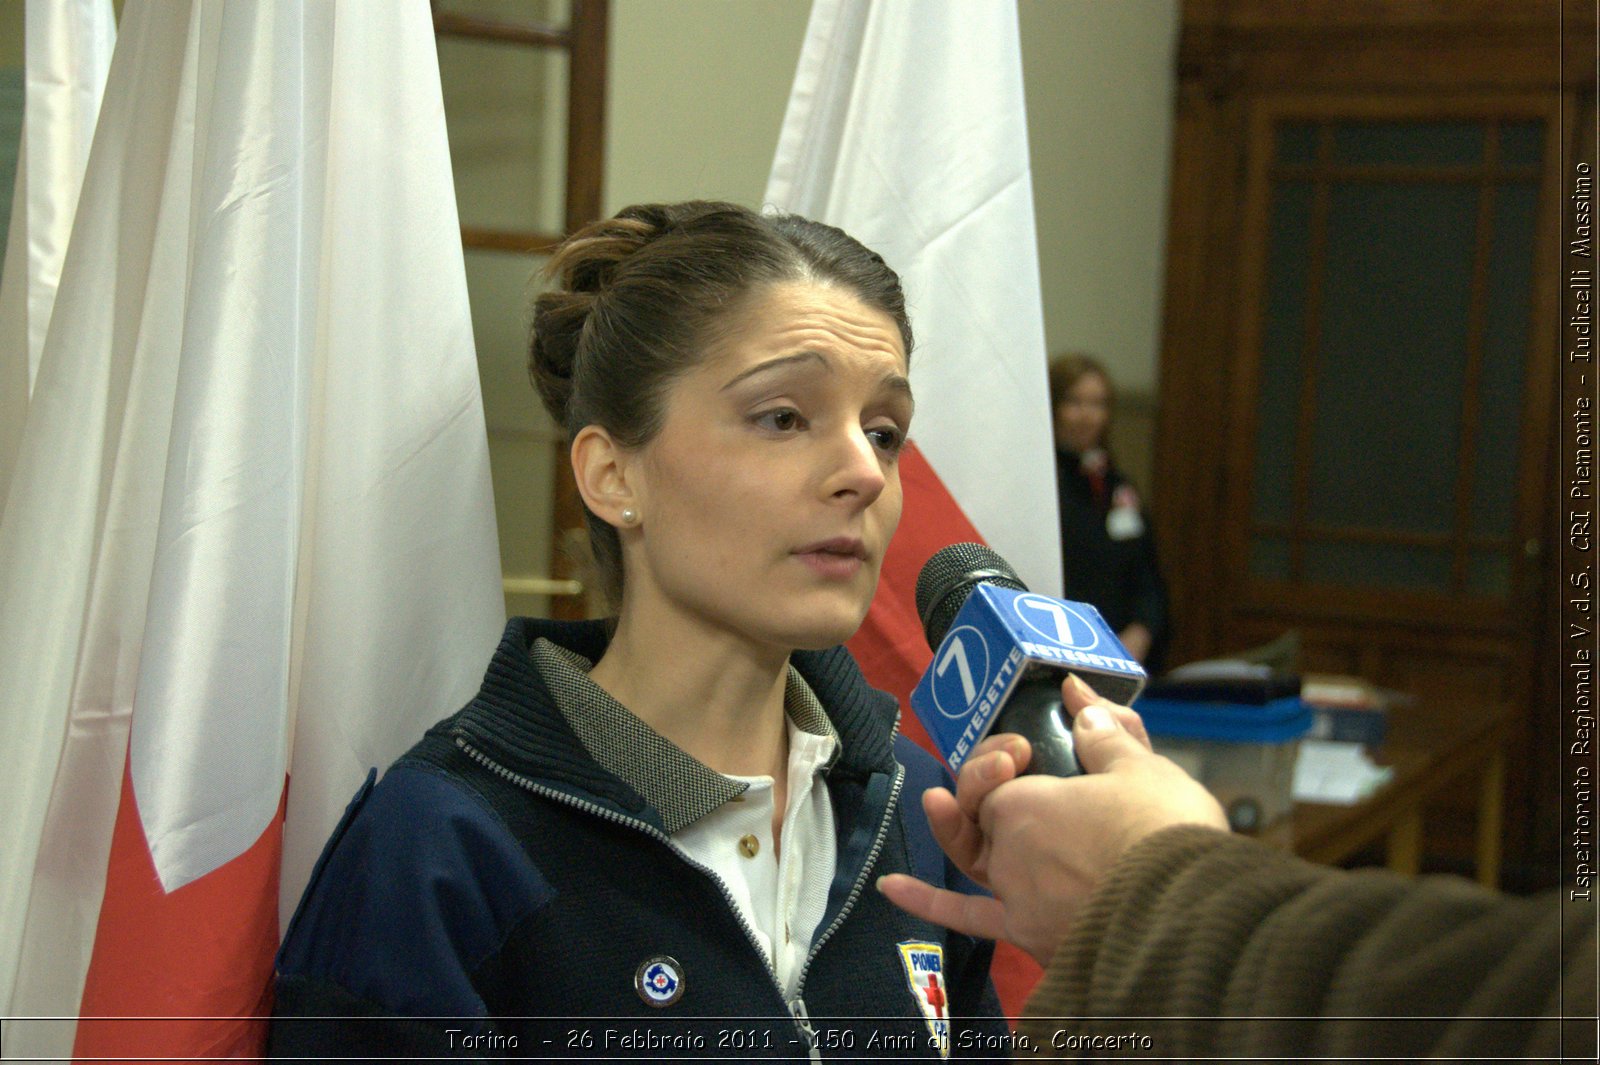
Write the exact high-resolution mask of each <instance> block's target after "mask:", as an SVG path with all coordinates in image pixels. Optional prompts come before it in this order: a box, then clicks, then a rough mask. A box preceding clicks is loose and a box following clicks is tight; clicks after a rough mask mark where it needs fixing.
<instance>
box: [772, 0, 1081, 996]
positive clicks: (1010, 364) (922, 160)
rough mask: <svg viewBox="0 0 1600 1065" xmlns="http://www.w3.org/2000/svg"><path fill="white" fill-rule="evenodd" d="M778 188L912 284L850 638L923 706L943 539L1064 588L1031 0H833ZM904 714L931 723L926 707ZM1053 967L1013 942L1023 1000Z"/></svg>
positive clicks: (811, 39) (1005, 967) (1011, 990)
mask: <svg viewBox="0 0 1600 1065" xmlns="http://www.w3.org/2000/svg"><path fill="white" fill-rule="evenodd" d="M766 200H767V202H768V203H770V204H772V205H774V206H776V207H779V208H782V209H784V210H788V211H793V212H795V213H797V214H801V215H805V216H806V217H808V218H815V219H818V220H820V221H824V222H828V223H831V224H833V225H836V226H839V227H840V228H841V229H843V230H845V231H846V232H848V233H849V234H850V235H852V236H854V237H855V238H857V239H858V240H860V241H861V242H862V243H864V244H866V245H867V246H868V247H869V248H871V249H873V250H874V251H876V252H878V253H879V254H881V255H882V256H883V257H884V258H885V259H886V260H887V261H888V262H889V265H890V266H892V267H894V269H895V270H897V271H898V272H899V274H900V277H901V280H902V282H903V283H904V286H905V290H906V299H907V303H908V305H909V309H910V313H911V321H912V326H913V328H914V331H915V334H916V351H915V352H914V354H913V355H912V358H911V381H912V386H913V388H914V389H915V391H916V396H917V416H916V421H915V422H914V424H913V425H912V434H911V435H912V446H911V447H910V448H908V449H907V450H906V451H905V452H904V457H903V458H902V459H901V466H900V476H901V482H902V484H903V486H904V490H905V511H904V515H903V517H902V518H901V521H900V529H899V531H898V532H897V533H896V534H895V538H894V541H893V543H892V545H891V547H890V550H889V554H888V556H887V557H886V559H885V560H884V567H883V577H882V581H881V583H880V585H879V587H878V595H877V598H876V599H875V600H874V601H873V604H872V609H871V611H870V612H869V613H868V615H867V620H866V624H865V625H863V626H862V628H861V631H860V632H859V633H857V635H856V637H855V638H854V639H853V640H851V642H850V650H851V651H852V652H853V653H854V654H855V657H856V659H857V660H858V661H859V662H860V663H861V667H862V669H863V671H864V672H865V673H866V675H867V678H868V680H870V681H871V682H872V683H873V684H875V685H877V686H878V687H880V688H883V689H885V690H887V691H890V692H893V693H894V694H895V695H897V696H898V697H899V698H900V700H901V704H902V706H907V705H909V699H910V695H911V689H912V688H913V687H914V686H915V684H916V681H917V678H918V677H919V676H920V675H921V674H922V671H923V670H924V669H926V668H927V665H928V661H929V659H930V658H931V657H932V655H931V652H930V651H929V650H928V646H927V643H926V640H925V638H924V636H923V633H922V625H921V622H920V621H919V620H918V618H917V613H916V600H915V589H916V580H917V574H918V573H919V572H920V570H921V568H922V565H923V563H925V562H926V561H927V560H928V558H929V557H930V556H931V555H932V554H933V553H934V552H935V551H936V550H938V549H939V548H941V547H943V546H945V545H946V544H950V543H953V542H957V541H961V540H980V541H982V542H984V543H987V544H989V545H990V546H991V547H993V548H994V549H995V550H996V551H998V552H999V553H1000V554H1001V555H1003V556H1004V557H1005V558H1006V559H1007V560H1008V561H1009V562H1010V563H1011V564H1012V566H1014V567H1015V568H1016V570H1017V573H1018V574H1019V575H1020V576H1021V577H1022V579H1023V581H1024V582H1026V583H1027V584H1028V586H1029V587H1030V588H1032V589H1034V590H1035V591H1039V592H1042V593H1045V594H1047V595H1059V594H1060V591H1061V555H1060V551H1061V548H1060V534H1059V530H1058V525H1057V518H1056V494H1055V465H1054V462H1055V458H1054V450H1053V445H1052V443H1051V434H1050V401H1049V392H1048V388H1047V384H1046V376H1045V367H1046V357H1045V342H1044V319H1043V313H1042V310H1041V305H1040V297H1039V256H1038V243H1037V237H1036V233H1035V229H1034V220H1033V182H1032V178H1031V176H1030V171H1029V167H1028V137H1027V124H1026V114H1025V111H1024V107H1023V94H1022V52H1021V43H1020V40H1019V37H1018V29H1017V12H1016V8H1015V5H1013V4H1008V3H982V4H973V3H963V2H961V0H813V4H812V8H811V21H810V23H809V25H808V27H807V30H806V40H805V45H804V48H803V49H802V51H801V53H800V64H799V69H798V71H797V73H796V75H795V83H794V89H793V92H792V93H791V94H790V97H789V109H788V112H787V114H786V115H785V116H784V123H783V133H782V136H781V138H780V139H779V142H778V151H777V156H776V158H775V159H774V161H773V165H772V175H771V178H770V179H769V181H768V183H767V193H766ZM902 727H904V728H905V730H906V732H907V733H908V734H910V735H912V736H913V737H914V738H918V739H919V740H922V741H923V742H925V743H926V735H925V734H923V733H922V730H921V728H920V727H919V726H918V725H917V724H916V720H915V718H914V717H913V716H912V715H911V714H910V713H909V712H907V713H905V714H904V715H903V717H902ZM930 749H931V748H930ZM1037 976H1038V968H1037V966H1035V965H1034V964H1033V962H1032V961H1031V960H1029V959H1028V958H1027V957H1026V956H1025V955H1023V954H1022V953H1021V952H1020V951H1016V950H1014V949H1012V948H1003V950H1002V952H1001V954H999V955H998V956H997V961H996V967H995V978H996V984H997V986H998V987H999V989H1000V992H1001V998H1002V1001H1003V1002H1004V1003H1005V1005H1006V1008H1007V1011H1008V1012H1010V1013H1012V1014H1013V1015H1015V1013H1016V1012H1018V1011H1020V1009H1021V1006H1022V1001H1023V998H1024V997H1025V996H1026V994H1027V991H1028V990H1029V989H1030V988H1031V987H1032V984H1033V982H1034V980H1035V979H1037Z"/></svg>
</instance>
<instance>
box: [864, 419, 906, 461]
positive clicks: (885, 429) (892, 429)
mask: <svg viewBox="0 0 1600 1065" xmlns="http://www.w3.org/2000/svg"><path fill="white" fill-rule="evenodd" d="M867 436H868V438H870V439H871V440H872V443H873V444H874V445H875V446H876V447H877V448H878V450H879V451H882V452H884V453H886V454H889V455H898V454H899V453H900V449H901V448H902V447H904V446H905V442H906V434H905V433H903V432H901V431H900V429H899V428H898V427H897V426H893V425H877V426H873V427H872V428H871V429H868V430H867Z"/></svg>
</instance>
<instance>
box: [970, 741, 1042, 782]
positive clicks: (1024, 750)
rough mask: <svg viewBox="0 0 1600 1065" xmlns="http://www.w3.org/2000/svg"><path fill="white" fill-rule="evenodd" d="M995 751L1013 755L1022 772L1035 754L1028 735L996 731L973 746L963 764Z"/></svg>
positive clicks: (1012, 757) (1019, 770)
mask: <svg viewBox="0 0 1600 1065" xmlns="http://www.w3.org/2000/svg"><path fill="white" fill-rule="evenodd" d="M995 751H1005V752H1006V753H1007V754H1009V755H1011V760H1012V761H1013V762H1015V763H1017V771H1018V772H1019V773H1020V772H1021V771H1022V770H1024V769H1026V768H1027V767H1028V760H1029V759H1030V758H1031V757H1032V756H1033V745H1032V744H1030V743H1029V742H1028V738H1027V737H1026V736H1021V735H1018V734H1017V733H1015V732H996V733H993V734H991V735H988V736H985V737H984V738H983V741H982V742H981V743H979V744H978V745H977V746H976V747H974V748H972V753H971V754H969V755H967V760H966V761H965V762H963V763H961V764H962V765H968V764H970V763H971V762H972V760H973V759H974V758H980V757H982V756H983V755H986V754H992V753H994V752H995Z"/></svg>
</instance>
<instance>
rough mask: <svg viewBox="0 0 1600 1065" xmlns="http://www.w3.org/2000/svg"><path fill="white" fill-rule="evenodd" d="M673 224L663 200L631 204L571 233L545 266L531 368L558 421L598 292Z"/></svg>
mask: <svg viewBox="0 0 1600 1065" xmlns="http://www.w3.org/2000/svg"><path fill="white" fill-rule="evenodd" d="M672 224H673V220H672V218H671V211H670V209H669V208H668V207H666V206H664V205H661V204H643V205H639V206H635V207H629V208H627V209H625V210H623V211H622V212H620V213H619V214H617V215H616V216H615V217H614V218H606V219H602V220H601V221H598V222H592V223H590V224H589V225H587V226H584V227H583V228H582V229H580V230H578V231H577V232H576V233H574V234H572V236H570V237H568V238H567V239H566V240H565V241H563V242H562V244H561V246H560V247H559V248H557V249H556V252H555V254H554V255H553V256H551V258H550V261H549V263H547V264H546V265H545V268H544V270H543V271H541V273H542V276H543V277H544V278H545V279H546V280H547V281H549V282H554V286H553V288H552V289H551V290H550V291H548V292H545V293H543V294H541V295H540V296H539V297H537V298H536V299H535V300H534V302H533V336H532V343H531V345H530V351H529V362H528V372H529V376H530V377H532V378H533V383H534V385H535V387H537V388H538V390H539V397H540V398H541V399H542V400H543V401H544V405H545V409H546V410H548V411H549V412H550V415H551V417H553V418H555V419H556V422H557V423H558V424H561V425H565V424H566V422H567V402H568V400H569V399H570V398H571V395H572V374H573V367H574V365H575V364H576V362H577V359H578V352H579V347H580V345H581V342H582V340H583V330H584V327H585V326H586V325H587V324H588V322H589V317H590V315H592V314H593V313H594V309H595V307H596V306H597V304H598V303H599V302H600V297H601V296H603V295H604V293H605V292H606V290H607V289H608V288H610V287H611V283H612V280H613V279H614V278H615V277H616V274H617V271H618V269H619V268H620V267H621V266H622V264H623V263H625V262H627V260H628V259H629V258H631V257H632V256H633V255H634V254H635V253H636V252H638V251H639V249H640V248H643V247H644V246H645V245H647V244H649V243H650V242H651V241H652V240H654V239H655V238H656V237H658V236H660V235H661V234H662V233H664V232H666V231H667V230H669V229H671V228H672Z"/></svg>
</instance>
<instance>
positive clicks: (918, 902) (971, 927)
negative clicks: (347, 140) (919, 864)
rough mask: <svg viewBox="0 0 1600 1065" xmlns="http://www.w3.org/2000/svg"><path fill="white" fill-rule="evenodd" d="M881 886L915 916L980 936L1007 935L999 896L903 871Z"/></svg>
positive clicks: (881, 883) (888, 895)
mask: <svg viewBox="0 0 1600 1065" xmlns="http://www.w3.org/2000/svg"><path fill="white" fill-rule="evenodd" d="M878 890H879V891H881V892H882V893H883V896H884V898H886V899H888V900H889V901H890V902H892V903H894V904H895V905H896V906H898V907H900V908H901V909H902V910H904V911H906V912H907V913H909V914H911V915H912V916H913V917H920V918H922V920H924V921H930V922H932V923H933V924H936V925H942V926H944V927H945V928H949V929H952V930H954V931H957V932H960V933H962V934H964V935H969V936H977V937H979V938H980V939H1003V938H1005V930H1006V908H1005V904H1004V903H1002V902H1000V901H999V900H998V899H992V898H987V897H985V896H982V895H964V894H962V893H961V892H959V891H947V890H946V889H944V888H936V887H934V886H933V885H932V884H928V883H924V882H923V881H921V880H918V879H917V878H916V877H914V876H907V875H906V874H904V873H890V874H889V875H888V876H885V877H881V878H880V879H879V880H878Z"/></svg>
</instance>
